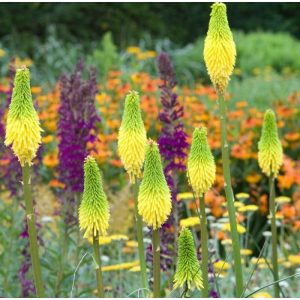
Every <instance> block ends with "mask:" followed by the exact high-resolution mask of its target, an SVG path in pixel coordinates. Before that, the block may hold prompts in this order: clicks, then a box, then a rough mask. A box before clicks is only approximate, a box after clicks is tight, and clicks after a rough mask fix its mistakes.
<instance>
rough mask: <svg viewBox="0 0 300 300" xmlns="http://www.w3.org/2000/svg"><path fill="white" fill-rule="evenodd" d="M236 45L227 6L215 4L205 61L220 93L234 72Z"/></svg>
mask: <svg viewBox="0 0 300 300" xmlns="http://www.w3.org/2000/svg"><path fill="white" fill-rule="evenodd" d="M235 57H236V49H235V43H234V41H233V37H232V33H231V31H230V27H229V24H228V20H227V15H226V5H225V4H224V3H214V4H213V5H212V11H211V14H210V21H209V27H208V32H207V37H206V39H205V43H204V60H205V64H206V67H207V71H208V74H209V76H210V78H211V81H212V82H213V84H214V86H215V87H216V89H217V91H218V92H219V93H224V91H225V89H226V87H227V85H228V82H229V77H230V75H231V73H232V71H233V68H234V64H235Z"/></svg>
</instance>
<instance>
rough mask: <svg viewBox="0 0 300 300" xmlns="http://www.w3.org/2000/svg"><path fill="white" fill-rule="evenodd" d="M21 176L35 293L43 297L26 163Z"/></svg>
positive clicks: (27, 165)
mask: <svg viewBox="0 0 300 300" xmlns="http://www.w3.org/2000/svg"><path fill="white" fill-rule="evenodd" d="M22 176H23V187H24V201H25V209H26V219H27V225H28V234H29V245H30V255H31V261H32V268H33V275H34V283H35V288H36V295H37V297H38V298H44V297H45V294H44V287H43V283H42V274H41V266H40V261H39V250H38V243H37V234H36V228H35V215H34V211H33V202H32V191H31V184H30V166H29V164H28V163H25V165H24V166H23V167H22Z"/></svg>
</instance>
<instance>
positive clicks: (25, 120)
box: [5, 67, 45, 298]
mask: <svg viewBox="0 0 300 300" xmlns="http://www.w3.org/2000/svg"><path fill="white" fill-rule="evenodd" d="M41 131H42V129H41V127H40V123H39V118H38V114H37V112H36V111H35V109H34V106H33V103H32V96H31V89H30V73H29V70H28V69H27V68H26V67H23V68H21V69H17V70H16V76H15V80H14V89H13V94H12V99H11V103H10V106H9V111H8V114H7V123H6V135H5V145H6V146H10V145H11V146H12V150H13V152H14V154H15V155H16V156H17V157H18V160H19V162H20V164H21V167H22V177H23V190H24V201H25V209H26V218H27V225H28V233H29V245H30V255H31V262H32V268H33V275H34V284H35V288H36V295H37V297H39V298H44V297H45V294H44V287H43V283H42V274H41V266H40V261H39V249H38V243H37V235H36V228H35V214H34V210H33V201H32V192H31V183H30V165H31V161H32V160H33V159H34V157H35V156H36V152H37V150H38V148H39V146H40V143H41Z"/></svg>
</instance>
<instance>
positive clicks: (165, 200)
mask: <svg viewBox="0 0 300 300" xmlns="http://www.w3.org/2000/svg"><path fill="white" fill-rule="evenodd" d="M171 208H172V203H171V192H170V189H169V186H168V184H167V181H166V179H165V176H164V172H163V167H162V163H161V157H160V153H159V149H158V145H157V143H155V142H154V141H152V140H149V141H148V144H147V147H146V155H145V166H144V177H143V179H142V183H141V186H140V189H139V194H138V212H139V214H140V215H141V216H142V217H143V219H144V221H145V222H146V223H147V225H148V226H151V227H153V229H157V228H160V227H161V225H162V224H164V223H165V221H166V220H167V218H168V216H169V215H170V212H171Z"/></svg>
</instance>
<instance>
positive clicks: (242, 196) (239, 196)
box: [235, 193, 250, 200]
mask: <svg viewBox="0 0 300 300" xmlns="http://www.w3.org/2000/svg"><path fill="white" fill-rule="evenodd" d="M235 197H236V199H239V200H240V199H248V198H250V195H249V194H248V193H238V194H236V195H235Z"/></svg>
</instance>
